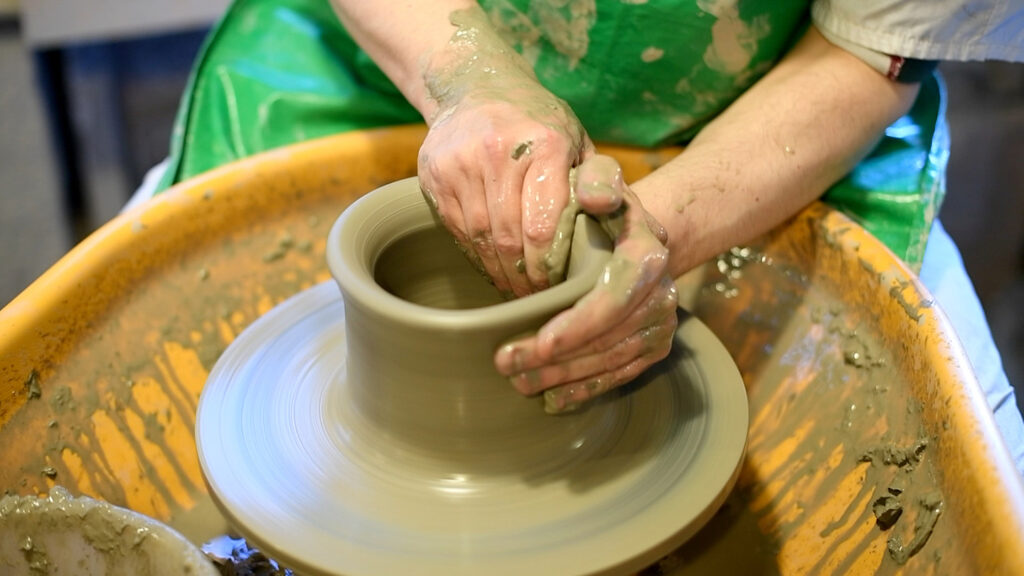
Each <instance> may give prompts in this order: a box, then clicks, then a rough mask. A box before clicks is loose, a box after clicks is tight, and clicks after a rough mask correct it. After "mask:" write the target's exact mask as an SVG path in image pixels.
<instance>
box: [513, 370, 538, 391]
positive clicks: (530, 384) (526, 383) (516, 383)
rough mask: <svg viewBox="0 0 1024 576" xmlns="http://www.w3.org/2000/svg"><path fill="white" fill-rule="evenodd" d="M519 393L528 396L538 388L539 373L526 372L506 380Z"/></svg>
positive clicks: (533, 371) (535, 371)
mask: <svg viewBox="0 0 1024 576" xmlns="http://www.w3.org/2000/svg"><path fill="white" fill-rule="evenodd" d="M508 380H509V382H511V383H512V386H513V387H515V389H516V390H518V391H519V393H521V394H524V395H526V396H530V395H531V394H533V393H534V392H536V391H537V389H538V388H539V387H540V373H539V372H538V371H537V370H527V371H526V372H523V373H520V374H516V375H515V376H513V377H511V378H509V379H508Z"/></svg>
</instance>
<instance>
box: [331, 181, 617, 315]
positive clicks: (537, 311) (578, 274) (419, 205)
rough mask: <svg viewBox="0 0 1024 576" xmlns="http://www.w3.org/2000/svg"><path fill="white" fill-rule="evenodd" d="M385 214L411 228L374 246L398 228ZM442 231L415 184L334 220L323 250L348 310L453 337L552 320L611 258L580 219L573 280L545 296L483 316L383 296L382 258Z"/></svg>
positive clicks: (382, 191) (403, 184)
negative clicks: (377, 268) (409, 239)
mask: <svg viewBox="0 0 1024 576" xmlns="http://www.w3.org/2000/svg"><path fill="white" fill-rule="evenodd" d="M382 211H389V213H391V214H396V213H399V212H407V213H406V214H402V215H401V216H402V217H404V218H405V219H406V220H407V221H414V224H413V225H412V226H410V227H409V228H407V229H405V230H402V231H400V232H399V233H396V234H395V235H394V237H393V238H390V239H385V240H383V241H381V240H379V239H376V238H374V236H379V235H380V234H382V233H383V232H386V229H387V228H394V227H395V226H394V225H389V224H387V223H382V221H381V220H380V215H381V212H382ZM396 218H397V217H396ZM437 225H439V224H438V221H437V220H436V218H435V216H434V215H433V213H432V211H431V210H430V207H429V206H428V204H427V202H426V200H425V199H424V198H423V196H422V194H421V192H420V187H419V179H418V178H416V177H412V178H406V179H403V180H398V181H395V182H392V183H390V184H386V185H384V186H381V187H380V188H377V189H376V190H373V191H371V192H368V193H367V194H366V195H364V196H362V197H361V198H359V199H358V200H356V201H355V202H353V203H352V204H351V205H350V206H349V207H348V208H347V209H346V210H345V211H344V212H343V213H342V214H341V215H340V216H339V217H338V218H337V219H336V220H335V222H334V224H333V226H332V227H331V231H330V233H329V234H328V237H327V249H326V255H327V265H328V268H329V269H330V272H331V276H333V277H334V280H335V282H336V283H337V284H338V286H339V288H340V289H341V292H342V295H343V296H344V299H345V305H346V306H349V305H353V304H354V305H356V306H359V307H363V308H365V309H367V310H369V311H371V312H372V313H374V314H376V315H378V316H380V317H382V318H384V319H387V320H390V321H395V322H400V323H402V324H404V325H406V326H408V327H410V328H419V329H428V330H444V331H448V332H453V331H454V332H459V331H465V332H468V331H475V330H480V329H486V328H491V327H495V326H501V325H504V324H507V323H511V322H517V321H521V320H522V319H523V318H528V317H551V316H554V315H555V314H557V313H558V312H560V311H562V310H564V309H567V308H570V307H571V306H572V305H573V304H574V303H575V302H576V301H577V300H579V299H580V298H581V297H582V296H583V295H584V294H586V293H587V292H588V291H589V290H590V289H591V288H592V287H593V286H594V285H595V283H596V282H597V279H598V277H599V276H600V275H601V273H602V271H603V270H604V265H605V263H606V262H607V260H608V259H609V258H610V257H611V251H612V242H611V240H610V239H609V238H608V236H607V235H606V234H605V233H604V231H603V230H601V228H600V226H599V225H598V224H597V222H596V221H595V220H594V219H592V218H590V217H587V216H585V215H583V214H581V215H578V216H577V219H576V228H575V231H574V234H573V239H572V250H571V251H570V265H569V267H568V269H569V273H568V277H567V278H566V280H565V281H564V282H562V283H560V284H558V285H556V286H552V287H550V288H548V289H546V290H543V291H541V292H537V293H534V294H530V295H528V296H524V297H522V298H517V299H515V300H509V301H507V302H502V303H500V304H495V305H492V306H485V307H482V308H472V309H464V310H449V309H440V308H431V307H428V306H423V305H420V304H414V303H412V302H408V301H406V300H402V299H401V298H399V297H397V296H395V295H393V294H390V293H389V292H387V291H386V290H384V289H382V288H381V287H380V285H379V284H378V283H377V281H376V280H375V278H374V274H373V267H374V265H375V263H376V259H377V258H378V257H379V256H380V254H381V253H382V252H383V251H384V250H385V249H386V248H387V247H388V246H390V245H391V244H392V243H393V242H394V241H396V240H398V239H399V238H401V237H403V236H405V235H408V234H412V233H414V232H417V231H420V230H425V229H427V228H429V227H431V226H437ZM349 228H351V229H354V230H355V232H353V234H355V235H356V238H355V240H356V241H353V242H348V241H347V242H343V241H342V235H343V234H345V233H346V230H347V229H349Z"/></svg>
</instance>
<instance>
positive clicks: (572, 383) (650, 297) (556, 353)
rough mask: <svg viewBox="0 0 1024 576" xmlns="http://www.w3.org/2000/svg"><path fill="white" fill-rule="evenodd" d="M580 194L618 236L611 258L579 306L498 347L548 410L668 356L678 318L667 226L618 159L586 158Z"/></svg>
mask: <svg viewBox="0 0 1024 576" xmlns="http://www.w3.org/2000/svg"><path fill="white" fill-rule="evenodd" d="M576 197H577V200H578V201H579V203H580V207H581V208H582V209H583V210H584V211H585V212H587V213H589V214H592V215H595V216H598V217H599V219H601V220H602V222H603V223H604V224H605V226H606V228H610V229H611V230H610V231H611V232H612V233H613V235H614V236H615V237H616V240H615V250H614V252H613V254H612V257H611V259H610V260H609V262H608V264H607V265H606V266H605V270H604V272H603V274H602V275H601V277H600V278H599V279H598V282H597V285H596V286H595V287H594V289H593V290H591V291H590V292H589V293H588V294H587V295H586V296H584V297H583V298H581V299H580V300H579V302H577V303H576V305H575V306H573V307H572V308H571V309H569V310H566V311H565V312H562V313H561V314H559V315H558V316H556V317H555V318H553V319H552V320H551V321H549V322H548V323H547V324H545V325H544V326H543V327H542V328H541V329H540V331H539V332H538V333H537V334H536V335H535V336H533V337H529V338H524V339H521V340H516V341H513V342H510V343H508V344H506V345H504V346H502V347H501V348H500V349H499V350H498V352H497V353H496V354H495V366H496V367H497V368H498V371H499V372H501V373H502V374H504V375H505V376H508V377H510V380H511V382H512V384H513V385H514V386H515V387H516V389H517V390H518V391H519V392H521V393H523V394H526V395H531V394H537V393H539V392H542V391H543V392H544V400H545V402H544V406H545V409H546V410H547V411H548V412H561V411H564V410H569V409H572V408H574V407H576V406H577V405H579V404H580V403H581V402H584V401H586V400H588V399H590V398H592V397H594V396H597V395H599V394H602V393H604V392H606V391H608V390H610V389H612V388H615V387H617V386H620V385H622V384H625V383H626V382H629V381H630V380H632V379H633V378H635V377H636V376H637V375H639V374H640V373H641V372H643V371H644V370H645V369H647V368H648V367H649V366H651V365H652V364H654V363H655V362H657V361H659V360H661V359H662V358H665V357H666V356H667V355H668V352H669V349H670V347H671V345H672V339H673V337H674V335H675V330H676V325H677V319H676V306H677V302H678V298H677V294H676V287H675V283H674V282H673V279H672V277H671V276H670V275H669V273H668V250H667V249H666V248H665V246H664V241H665V238H666V234H665V230H664V228H662V227H661V225H660V224H658V223H657V221H656V220H654V218H653V217H651V216H650V215H649V214H648V213H647V212H646V211H645V210H644V208H643V206H642V205H641V204H640V200H639V199H638V198H637V197H636V195H635V194H634V193H633V191H632V190H630V189H629V187H628V186H626V185H625V183H624V182H623V180H622V171H621V169H620V168H619V166H618V164H617V163H616V162H615V161H614V160H612V159H611V158H609V157H607V156H594V157H592V158H590V159H588V160H587V161H586V162H584V163H583V164H582V165H581V166H580V167H579V169H578V171H577V185H576Z"/></svg>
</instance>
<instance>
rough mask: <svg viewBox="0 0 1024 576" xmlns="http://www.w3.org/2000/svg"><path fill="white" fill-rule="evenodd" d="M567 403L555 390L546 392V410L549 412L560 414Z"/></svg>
mask: <svg viewBox="0 0 1024 576" xmlns="http://www.w3.org/2000/svg"><path fill="white" fill-rule="evenodd" d="M564 405H565V399H564V398H562V397H561V395H560V394H558V393H557V392H555V391H554V390H547V391H546V392H544V411H545V412H547V413H548V414H558V413H559V412H561V410H562V406H564Z"/></svg>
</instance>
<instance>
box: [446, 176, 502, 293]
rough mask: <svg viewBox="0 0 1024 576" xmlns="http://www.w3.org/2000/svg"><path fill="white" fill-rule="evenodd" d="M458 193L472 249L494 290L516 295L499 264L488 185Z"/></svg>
mask: <svg viewBox="0 0 1024 576" xmlns="http://www.w3.org/2000/svg"><path fill="white" fill-rule="evenodd" d="M470 184H471V185H472V186H467V187H466V188H462V189H460V190H459V191H458V193H459V200H460V204H461V206H462V217H463V218H464V219H465V222H466V232H467V235H468V236H469V248H470V250H471V251H472V253H473V254H475V255H476V256H477V257H478V258H479V260H480V263H481V264H482V265H483V268H484V270H485V271H486V272H487V275H488V276H490V278H491V280H492V281H493V282H494V286H495V287H496V288H497V289H498V290H499V291H501V292H502V293H503V294H511V293H512V285H511V283H510V282H509V279H508V277H507V276H506V275H505V270H504V269H503V268H502V266H501V262H500V261H499V260H498V253H497V250H496V248H495V246H494V238H493V236H492V235H491V234H492V232H491V218H490V211H489V210H488V207H487V204H488V202H487V189H486V186H487V183H486V182H484V181H483V180H482V179H481V180H477V181H476V182H471V183H470Z"/></svg>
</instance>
